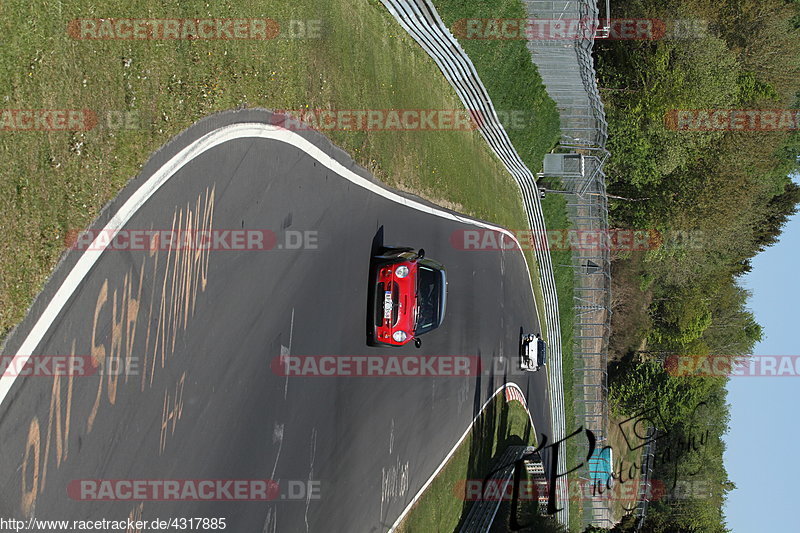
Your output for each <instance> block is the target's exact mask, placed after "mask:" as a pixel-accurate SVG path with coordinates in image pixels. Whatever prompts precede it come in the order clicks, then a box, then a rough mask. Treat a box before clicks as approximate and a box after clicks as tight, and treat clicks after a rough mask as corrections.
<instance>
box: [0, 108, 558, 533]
mask: <svg viewBox="0 0 800 533" xmlns="http://www.w3.org/2000/svg"><path fill="white" fill-rule="evenodd" d="M265 117H266V114H265V113H264V112H260V111H245V112H235V113H234V112H231V113H225V114H222V115H217V116H214V117H211V118H209V119H206V120H204V121H201V123H199V124H198V125H195V126H194V127H192V128H190V129H189V130H188V131H187V132H184V133H183V134H182V135H181V136H179V137H178V138H177V139H176V140H175V141H173V142H172V143H170V144H169V145H168V146H167V147H165V148H164V149H162V150H161V151H160V152H159V153H157V154H156V155H155V156H154V157H153V159H152V161H151V162H150V163H148V165H147V166H146V167H145V168H144V170H143V173H142V175H140V176H139V177H138V178H137V179H136V180H134V181H132V182H131V184H130V185H129V186H128V187H127V188H126V190H125V191H123V192H122V193H121V195H120V197H119V198H118V199H116V200H115V201H114V202H112V204H111V206H110V207H109V208H108V209H107V210H106V211H105V212H104V214H103V215H102V216H101V218H100V219H99V220H98V221H97V222H96V224H95V225H100V224H102V223H103V221H104V220H107V219H108V217H109V216H110V214H112V213H113V211H114V209H115V207H116V206H118V205H120V204H121V202H122V201H123V200H124V199H125V198H126V197H128V196H129V195H130V193H131V192H132V191H133V190H135V188H136V187H137V186H138V185H139V184H140V183H141V182H142V181H143V180H144V179H145V178H146V176H147V175H148V174H149V173H150V172H152V170H153V169H154V168H157V167H158V166H160V164H161V163H163V161H165V160H166V158H168V157H170V156H172V155H173V154H174V153H176V152H177V151H178V150H179V149H180V148H181V147H183V146H185V145H186V144H188V143H189V142H191V141H193V140H194V139H196V138H198V137H199V136H200V135H202V134H203V133H205V132H207V131H210V130H212V129H214V128H217V127H219V126H220V125H224V124H229V123H232V122H237V121H238V122H248V121H249V122H252V121H264V120H265ZM304 135H305V136H306V137H308V138H310V139H312V140H313V142H314V143H315V144H317V145H318V146H320V147H322V148H323V149H324V150H325V151H326V152H328V153H329V154H330V155H331V156H333V157H335V158H336V159H337V160H339V161H340V162H342V163H343V164H345V166H347V167H349V168H351V169H353V170H355V171H356V172H358V173H360V174H361V175H363V176H367V174H366V172H365V171H364V170H363V169H357V168H356V167H355V166H354V164H353V163H352V162H351V161H349V158H347V156H346V154H344V153H343V152H341V151H340V150H338V149H336V148H334V147H332V146H331V145H330V144H329V143H328V142H327V141H326V140H325V139H324V138H323V137H322V136H321V135H318V134H314V133H305V134H304ZM211 191H213V194H214V205H213V224H212V226H213V228H214V229H242V228H244V229H267V230H271V231H273V232H275V234H276V236H277V239H278V241H277V242H278V244H286V239H287V237H286V233H285V232H287V231H289V232H316V233H315V234H314V233H312V234H309V235H314V236H315V237H316V240H317V244H318V247H317V248H316V249H300V250H288V249H286V246H284V247H283V248H282V249H277V248H276V249H274V250H270V251H247V250H244V251H227V250H215V251H212V252H210V254H209V255H208V256H207V259H208V263H207V270H206V271H204V270H203V267H202V265H203V257H202V256H199V259H198V256H189V257H188V259H189V260H186V259H187V256H185V255H183V256H180V257H178V258H176V257H170V258H168V257H167V252H164V251H160V252H158V253H156V254H150V253H149V252H142V251H137V252H128V251H125V252H123V251H107V252H105V253H104V254H103V256H102V257H101V259H100V260H99V262H98V263H97V264H96V265H95V267H94V268H93V270H92V271H91V273H90V275H89V276H88V277H87V279H86V280H85V281H84V282H83V283H82V284H81V285H80V287H79V288H78V290H77V291H76V292H75V295H74V296H73V298H72V299H71V300H70V302H69V303H68V304H67V306H66V307H65V309H64V311H63V313H62V314H61V315H60V317H59V319H58V321H57V322H56V325H55V326H53V327H52V328H51V330H50V331H49V332H48V334H47V336H46V337H45V339H44V340H43V341H42V343H41V344H40V346H39V347H38V349H37V353H38V354H68V353H75V354H89V353H90V352H91V351H92V346H95V352H96V353H97V351H98V350H99V348H98V347H100V346H102V347H104V349H105V351H106V353H107V355H108V356H109V357H111V356H112V354H119V355H120V356H121V357H123V358H127V359H129V360H130V361H135V362H136V364H135V365H134V367H135V368H134V370H133V371H132V372H131V373H130V374H129V375H128V376H127V379H126V376H124V375H123V376H120V377H119V379H118V380H116V381H115V380H114V379H113V378H112V377H111V376H105V377H103V378H101V377H100V376H97V375H95V376H90V377H82V376H78V377H74V378H73V379H72V380H71V391H70V380H69V379H67V378H61V379H60V380H54V379H53V378H52V377H26V378H20V379H18V380H17V381H16V383H15V385H14V387H13V389H12V391H11V393H10V394H9V397H7V398H6V400H5V401H4V402H3V405H2V407H0V450H2V454H3V459H2V461H0V516H4V517H17V518H22V517H23V516H26V515H25V514H24V511H25V510H26V507H27V509H30V511H31V512H32V513H33V514H34V515H35V516H36V517H37V518H50V519H70V520H81V519H102V518H107V519H123V518H127V517H128V516H129V515H130V516H133V517H139V516H141V517H142V518H143V519H147V520H152V519H154V518H165V519H166V518H170V517H172V518H174V517H226V518H227V523H228V527H227V530H228V531H234V532H240V531H241V532H251V531H252V532H258V531H306V530H308V531H383V530H386V529H387V528H388V527H389V525H391V523H392V522H393V521H394V520H395V518H396V517H397V516H398V514H399V513H400V512H401V511H402V509H403V508H404V507H405V505H406V504H407V502H408V501H410V499H411V498H412V497H413V496H414V495H415V493H416V492H417V491H418V490H419V488H420V487H421V486H422V484H423V483H424V482H425V481H426V480H427V478H428V477H429V476H430V475H431V473H432V472H433V471H434V470H435V468H436V467H437V466H438V465H439V464H440V462H441V461H442V460H443V458H444V457H445V455H446V454H447V453H448V452H449V451H450V449H451V448H452V446H453V444H454V443H455V442H456V440H457V439H458V438H459V437H460V436H461V434H462V433H463V432H464V430H465V428H466V427H467V425H468V424H469V423H470V421H471V420H472V418H473V416H474V415H475V414H476V412H477V409H478V408H479V406H480V405H481V404H483V402H484V401H485V400H486V399H487V398H488V397H489V395H490V394H491V393H492V392H493V391H494V390H496V389H497V387H499V386H500V385H501V384H502V383H503V382H504V378H503V376H502V375H494V374H495V372H494V370H493V369H492V368H491V367H493V366H494V367H495V368H498V369H499V370H500V371H501V372H502V367H497V366H495V365H493V364H492V358H499V357H505V358H506V359H508V360H509V361H510V363H509V364H508V365H507V368H515V367H516V364H517V360H516V358H517V343H518V336H519V331H520V328H524V329H525V330H531V331H538V330H539V327H538V324H537V318H536V313H535V307H534V303H533V301H532V295H531V291H530V290H529V288H528V279H527V272H526V269H525V265H524V260H523V258H522V255H521V254H520V253H519V252H513V251H512V252H470V251H460V250H456V249H454V247H453V246H452V245H451V244H450V236H451V233H452V232H453V231H455V230H459V229H464V228H467V229H473V228H472V227H470V226H468V225H465V224H463V223H459V222H451V221H447V220H444V219H442V218H438V217H434V216H431V215H427V214H423V213H420V212H419V211H416V210H413V209H410V208H408V207H404V206H402V205H399V204H397V203H394V202H391V201H389V200H387V199H384V198H382V197H379V196H377V195H375V194H373V193H372V192H370V191H367V190H365V189H363V188H361V187H359V186H356V185H354V184H352V183H351V182H349V181H347V180H345V179H344V178H341V177H340V176H338V175H336V174H333V173H331V172H330V171H327V169H325V168H324V167H322V166H321V165H319V164H315V161H314V160H313V159H311V158H310V157H308V156H307V155H306V154H304V153H303V152H301V151H299V150H297V149H296V148H294V147H292V146H289V145H287V144H284V143H280V142H276V141H269V140H261V139H243V140H237V141H234V142H228V143H225V144H223V145H221V146H218V147H216V148H214V149H212V150H210V151H209V152H206V153H205V154H203V155H202V156H200V157H198V158H197V159H195V160H193V161H192V162H191V163H189V164H188V165H186V166H185V167H184V168H182V169H181V170H180V171H179V172H178V173H177V174H176V175H175V176H174V177H173V178H172V179H171V180H170V181H169V182H168V183H167V184H166V185H165V186H164V187H163V188H162V189H160V190H159V191H158V192H157V193H156V195H155V196H154V197H153V198H152V199H151V200H149V201H148V202H147V203H146V204H145V205H144V207H143V208H142V209H140V210H139V211H138V212H137V214H136V215H135V216H134V218H133V219H132V220H131V221H130V222H129V223H128V225H127V227H128V228H137V229H147V228H165V229H170V228H172V227H173V223H175V224H177V221H176V222H173V219H174V218H176V220H182V221H183V223H184V224H185V223H186V217H187V213H189V212H192V213H193V214H192V217H193V220H197V219H196V218H194V217H195V216H199V215H202V213H203V211H204V209H205V206H206V205H207V200H206V199H207V198H208V197H209V195H210V193H211ZM198 199H199V200H198ZM176 215H179V216H176ZM200 218H201V219H202V216H201V217H200ZM184 227H185V226H184ZM381 228H383V238H384V242H385V244H387V245H396V246H413V247H415V248H419V247H422V248H425V250H426V252H427V255H428V256H430V257H431V258H434V259H436V260H438V261H440V262H442V263H444V264H445V266H446V267H447V272H448V280H449V289H448V305H447V314H446V317H445V320H444V324H443V325H442V327H441V328H440V329H438V330H436V331H434V332H432V333H430V334H427V335H425V336H424V337H422V339H423V346H422V348H421V349H419V350H417V349H415V348H414V347H413V345H409V346H408V347H403V348H400V349H389V348H370V347H367V346H366V344H365V338H364V324H365V315H366V308H365V304H366V291H367V283H366V282H367V278H368V262H369V256H370V250H371V246H372V243H373V238H374V237H375V235H376V233H377V232H378V231H379V230H380V229H381ZM296 234H297V233H294V234H293V235H296ZM77 255H78V254H77V252H71V253H70V254H69V255H68V256H67V258H66V259H65V260H64V262H63V264H62V265H61V267H60V268H59V269H58V271H57V272H56V273H55V274H54V276H53V279H52V280H51V281H50V283H49V284H48V286H47V287H46V288H45V290H44V291H43V293H42V295H40V298H39V300H38V301H37V303H36V304H35V305H34V306H33V308H32V309H31V315H30V316H29V317H28V318H27V319H26V321H25V322H23V324H21V325H20V326H19V328H18V329H17V331H15V332H14V334H12V336H11V337H10V338H9V340H8V344H7V346H6V347H5V350H4V352H3V353H6V354H13V353H14V350H15V348H16V346H18V345H19V343H20V342H21V338H22V337H23V336H24V334H25V333H26V331H27V330H28V329H29V328H30V325H31V323H32V320H33V318H34V317H35V316H36V314H37V313H39V312H40V311H41V308H42V305H43V302H45V301H46V300H47V298H48V297H49V296H50V295H52V293H53V291H54V289H55V287H56V286H57V285H58V283H59V282H60V280H61V279H63V277H64V275H65V272H66V271H67V270H68V268H69V267H70V265H71V264H74V261H75V259H76V257H77ZM203 277H205V280H206V285H205V287H204V288H203ZM176 280H177V281H176ZM104 285H105V286H106V287H107V291H106V295H107V297H106V299H105V301H104V300H103V297H102V295H103V287H104ZM173 291H174V292H173ZM139 294H140V296H138V295H139ZM137 296H138V298H137ZM112 316H113V317H116V318H115V319H112ZM93 332H94V333H93ZM73 346H74V348H73ZM281 350H283V351H284V352H290V353H291V354H292V355H323V354H330V355H363V354H380V353H382V354H430V355H445V354H452V355H476V356H480V357H481V359H482V360H483V362H484V364H485V367H486V368H487V369H489V370H487V371H486V373H484V375H481V376H477V377H469V378H464V377H440V378H412V377H405V378H347V377H339V378H323V377H315V378H306V377H303V378H298V377H292V378H288V379H287V378H284V377H282V376H278V375H276V374H275V373H273V371H272V369H271V367H270V364H271V362H272V361H273V359H274V358H275V357H277V356H279V355H280V354H281ZM508 380H509V381H514V382H516V383H518V384H519V385H520V386H521V387H522V390H523V391H525V392H526V395H527V397H528V403H529V405H530V409H531V413H532V416H533V419H534V422H535V424H536V428H537V430H538V432H539V433H541V432H546V433H549V432H550V431H549V428H550V414H549V409H548V405H549V402H548V400H547V396H546V375H545V373H544V372H539V373H535V374H523V373H520V372H518V371H515V372H513V373H510V375H508ZM115 383H116V386H115V385H114V384H115ZM115 388H116V391H115V393H114V389H115ZM98 391H99V394H98ZM112 400H113V401H112ZM95 406H96V410H95ZM93 411H94V412H96V416H95V418H94V419H93V420H92V413H93ZM37 426H38V438H37V431H36V429H37ZM90 426H91V427H90ZM26 443H27V444H26ZM37 443H38V456H39V457H38V463H37V461H36V451H37ZM123 478H132V479H206V478H210V479H253V478H268V479H275V480H280V488H281V493H282V496H284V497H286V498H287V499H277V500H275V501H272V502H241V501H237V502H232V501H225V502H202V503H201V502H144V503H143V504H139V503H136V502H98V501H75V500H73V499H71V498H70V497H69V496H68V494H67V486H68V484H69V482H70V481H71V480H75V479H123ZM301 480H313V481H315V482H318V483H319V489H318V490H319V498H318V499H310V500H309V499H306V498H300V499H297V500H293V499H289V498H288V496H289V483H290V482H292V484H293V485H294V486H295V488H296V487H297V486H299V481H301ZM298 492H300V491H299V490H296V492H295V494H297V493H298Z"/></svg>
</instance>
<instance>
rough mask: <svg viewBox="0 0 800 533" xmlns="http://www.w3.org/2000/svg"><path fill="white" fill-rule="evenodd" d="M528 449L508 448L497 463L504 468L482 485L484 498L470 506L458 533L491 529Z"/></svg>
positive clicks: (483, 531)
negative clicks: (519, 461) (515, 471)
mask: <svg viewBox="0 0 800 533" xmlns="http://www.w3.org/2000/svg"><path fill="white" fill-rule="evenodd" d="M527 449H528V447H527V446H509V447H508V448H506V451H505V452H504V453H503V455H502V456H500V458H499V459H498V460H497V461H496V464H498V465H504V466H503V468H501V469H500V470H497V471H496V472H494V473H493V474H492V475H491V476H490V477H489V478H488V479H487V480H486V482H485V483H484V484H482V486H481V496H482V497H481V498H480V499H479V500H478V501H476V502H474V503H473V504H472V506H470V508H469V511H467V516H466V517H465V518H464V521H463V522H462V524H461V528H459V530H458V533H485V532H486V531H489V530H490V529H491V527H492V523H493V522H494V518H495V516H497V511H498V509H500V504H501V503H503V497H502V495H504V494H507V493H508V492H509V491H508V486H509V485H510V484H511V482H512V480H513V477H514V466H515V464H516V462H517V461H518V460H519V459H520V457H522V456H523V455H524V454H525V452H526V450H527Z"/></svg>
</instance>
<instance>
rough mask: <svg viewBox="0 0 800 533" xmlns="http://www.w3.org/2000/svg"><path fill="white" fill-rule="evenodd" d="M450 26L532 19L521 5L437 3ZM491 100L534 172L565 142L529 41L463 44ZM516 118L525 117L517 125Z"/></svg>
mask: <svg viewBox="0 0 800 533" xmlns="http://www.w3.org/2000/svg"><path fill="white" fill-rule="evenodd" d="M433 3H434V5H435V6H436V9H437V10H438V11H439V14H440V15H441V17H442V21H443V22H444V23H445V25H446V26H447V27H448V28H450V29H451V31H453V29H454V25H455V24H456V22H458V21H459V20H461V19H465V18H467V19H469V18H477V19H485V18H491V19H497V18H511V19H524V18H527V14H526V12H525V7H524V6H523V5H522V2H521V1H520V0H484V1H480V2H476V1H475V0H433ZM459 43H460V44H461V46H462V47H463V48H464V51H465V52H466V53H467V55H469V57H470V59H471V60H472V63H473V64H474V65H475V70H476V71H477V72H478V75H479V76H480V77H481V81H482V82H483V84H484V86H485V87H486V90H487V91H488V92H489V96H490V97H491V99H492V103H493V104H494V107H495V109H496V110H497V112H498V116H499V117H500V119H501V121H503V123H504V126H505V129H506V132H507V133H508V136H509V138H510V139H511V142H512V143H513V144H514V148H516V150H517V152H518V153H519V155H520V157H521V158H522V160H523V161H524V162H525V164H526V165H527V166H528V168H529V169H531V171H532V172H534V173H536V172H539V171H540V170H541V168H542V162H543V161H544V155H545V154H546V153H547V152H549V151H550V150H552V149H553V147H554V146H555V145H556V143H557V142H558V140H559V137H560V130H559V118H558V110H557V109H556V104H555V102H554V101H553V100H552V99H551V98H550V97H549V96H548V95H547V92H546V91H545V88H544V85H543V84H542V78H541V76H539V73H538V71H537V70H536V66H535V65H534V64H533V62H532V61H531V54H530V52H529V51H528V48H527V47H526V41H524V40H514V39H487V40H482V39H463V38H462V39H459ZM512 113H518V114H520V115H519V116H521V117H522V120H520V121H518V122H517V121H514V120H513V118H512V117H513V115H512Z"/></svg>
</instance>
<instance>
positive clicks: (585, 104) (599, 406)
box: [524, 0, 613, 527]
mask: <svg viewBox="0 0 800 533" xmlns="http://www.w3.org/2000/svg"><path fill="white" fill-rule="evenodd" d="M524 4H525V7H526V10H527V15H528V17H530V18H532V19H544V20H549V21H555V20H559V21H564V20H583V21H586V20H591V21H599V20H600V19H599V12H598V7H597V2H596V0H578V1H574V0H557V1H555V0H525V1H524ZM606 9H607V7H606ZM605 18H606V20H607V19H608V13H607V11H606V17H605ZM601 30H602V28H601ZM594 39H595V35H594V34H592V33H588V32H578V33H577V34H576V35H574V36H573V37H572V38H570V39H540V40H529V41H528V43H527V46H528V49H529V50H530V52H531V57H532V59H533V62H534V63H535V64H536V67H537V68H538V71H539V74H540V75H541V77H542V80H543V82H544V86H545V89H546V90H547V93H548V94H549V95H550V97H551V98H552V99H553V100H554V101H555V102H556V105H557V107H558V111H559V116H560V121H561V142H560V146H559V151H560V152H570V153H571V154H572V155H571V156H569V157H568V156H562V157H561V159H562V160H564V161H565V164H562V165H557V167H558V168H555V169H554V168H548V164H547V162H546V164H545V169H544V172H543V173H541V174H540V179H542V178H543V179H544V182H546V183H547V184H548V188H550V189H555V190H557V191H558V192H560V193H562V194H564V195H565V196H566V199H567V212H568V215H569V217H570V221H571V223H572V226H573V228H574V229H575V230H576V234H578V235H581V234H591V235H592V236H594V237H595V238H594V239H593V245H592V246H580V247H578V248H577V249H576V248H573V251H572V260H571V263H570V264H563V265H554V267H555V268H569V269H572V272H573V276H574V280H575V285H574V301H573V308H574V312H575V326H574V337H573V339H574V344H573V356H574V367H573V368H574V370H573V376H572V379H573V382H572V384H570V383H565V387H569V386H570V385H572V387H573V390H574V398H575V415H576V418H577V420H575V424H577V425H582V426H583V427H584V428H587V429H590V430H591V431H593V432H594V434H595V435H596V436H597V438H598V446H603V445H605V444H606V439H607V428H608V402H607V393H608V375H607V370H606V369H607V362H608V339H609V335H610V321H611V310H610V308H611V258H610V250H611V242H610V234H609V232H608V227H609V226H608V197H607V195H606V189H605V174H604V173H603V165H604V163H605V161H606V159H607V158H608V155H609V154H608V152H607V151H606V149H605V146H606V141H607V138H608V124H607V123H606V119H605V111H604V109H603V103H602V101H601V100H600V94H599V91H598V87H597V80H596V74H595V70H594V60H593V58H592V48H593V46H594ZM567 159H571V160H572V161H574V163H570V162H567V161H566V160H567ZM566 379H567V378H566V376H565V380H566ZM569 423H570V421H568V424H569ZM571 429H572V428H567V430H568V431H571ZM583 446H585V448H584V449H583V450H582V451H583V452H584V455H583V456H584V457H585V454H586V453H588V452H589V450H588V443H586V444H585V445H583ZM578 474H579V476H580V477H581V478H583V479H585V480H587V481H588V480H589V479H590V476H589V471H588V466H585V467H584V468H583V469H582V470H579V471H578ZM582 505H583V509H582V513H581V520H582V522H583V524H584V525H587V524H593V525H597V526H606V527H609V526H611V525H612V523H613V522H612V518H611V510H610V509H609V507H608V500H607V499H603V498H601V497H598V498H597V499H585V500H583V503H582Z"/></svg>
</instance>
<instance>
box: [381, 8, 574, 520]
mask: <svg viewBox="0 0 800 533" xmlns="http://www.w3.org/2000/svg"><path fill="white" fill-rule="evenodd" d="M381 2H382V3H383V5H384V6H385V7H386V8H387V9H388V10H389V12H390V13H391V14H392V15H393V16H394V18H395V19H396V20H397V21H398V22H399V23H400V25H401V26H402V27H403V29H405V30H406V31H407V32H408V33H409V35H411V37H412V38H413V39H414V40H415V41H417V43H419V45H420V46H421V47H422V48H423V49H424V50H425V51H426V52H427V53H428V54H429V55H430V56H431V58H433V60H434V61H435V62H436V64H437V65H438V67H439V69H440V70H441V71H442V73H443V74H444V76H445V78H446V79H447V80H448V81H449V82H450V84H451V85H452V86H453V88H454V89H455V91H456V94H457V95H458V97H459V98H460V99H461V101H462V102H463V103H464V106H465V107H466V108H467V109H468V110H471V111H474V112H475V113H477V114H478V116H480V117H482V119H483V120H481V121H480V125H479V131H480V133H481V135H482V136H483V137H484V139H486V142H487V143H488V144H489V146H490V148H491V149H492V150H493V151H494V153H495V154H496V155H497V157H498V158H499V159H500V161H502V163H503V165H504V166H505V167H506V169H507V170H508V172H509V173H510V174H511V175H512V176H513V177H514V179H515V181H516V182H517V184H518V185H519V187H520V192H521V193H522V199H523V203H524V205H525V211H526V213H527V215H528V222H529V224H530V226H531V229H532V230H533V231H534V235H541V236H543V237H542V238H543V240H544V243H543V244H544V246H536V247H535V248H536V252H535V253H536V262H537V264H538V267H539V278H540V279H541V283H542V292H543V294H544V300H545V302H544V312H545V320H546V322H547V328H546V337H547V341H548V345H549V349H550V357H549V361H548V365H549V369H550V371H549V372H548V379H549V387H550V409H551V412H552V423H553V427H552V438H553V440H560V439H562V438H564V437H565V436H566V430H565V420H564V388H563V382H562V363H561V326H560V321H559V314H558V296H557V294H556V286H555V278H554V276H553V265H552V261H551V259H550V252H549V246H547V243H546V233H545V223H544V215H543V213H542V206H541V201H540V199H539V191H538V189H537V185H536V179H535V177H534V174H533V173H532V172H531V171H530V169H529V168H528V167H527V166H526V165H525V163H524V162H523V161H522V158H521V157H520V156H519V154H518V153H517V151H516V150H515V149H514V146H513V145H512V144H511V140H510V139H509V137H508V134H507V133H506V131H505V129H504V128H503V126H502V124H501V123H500V120H499V118H498V116H497V112H496V110H495V108H494V106H493V105H492V101H491V98H490V97H489V93H488V91H487V90H486V87H484V85H483V83H482V82H481V79H480V77H479V76H478V73H477V72H476V70H475V66H474V65H473V64H472V61H471V60H470V59H469V57H468V56H467V54H466V52H464V50H463V49H462V48H461V45H460V44H459V43H458V41H457V40H456V38H455V37H453V35H452V33H450V30H448V29H447V27H446V26H445V25H444V22H442V19H441V17H439V14H438V12H437V11H436V8H435V7H434V6H433V4H432V3H431V1H430V0H381ZM558 469H559V471H560V472H565V471H566V460H565V458H564V454H560V455H559V458H558ZM556 493H557V497H558V501H559V502H562V503H563V502H566V501H567V497H568V494H567V484H566V480H565V479H564V477H560V478H558V481H557V483H556ZM556 517H557V518H558V520H559V521H560V522H561V523H563V524H567V523H568V522H569V507H568V506H566V505H565V506H564V508H563V510H562V511H560V512H559V513H558V514H557V515H556Z"/></svg>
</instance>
